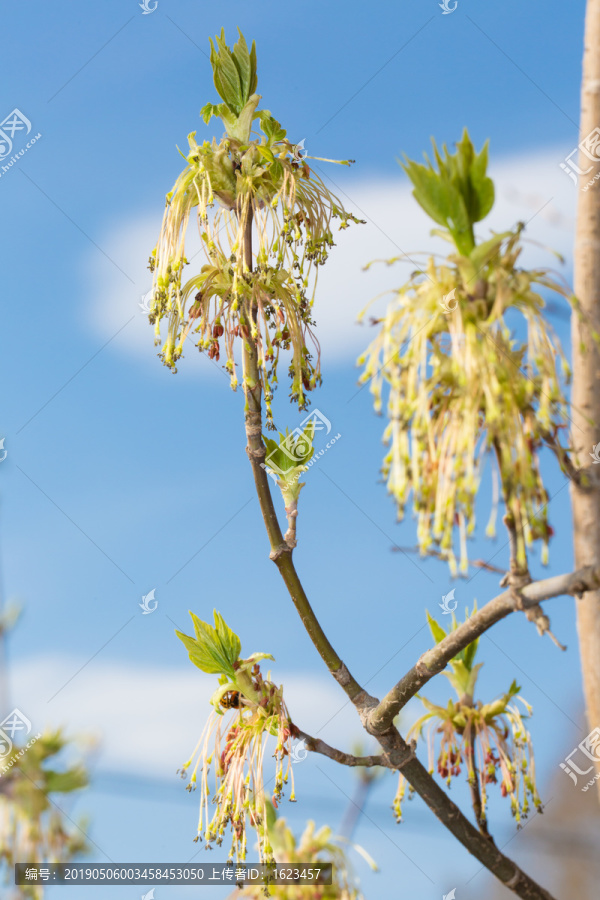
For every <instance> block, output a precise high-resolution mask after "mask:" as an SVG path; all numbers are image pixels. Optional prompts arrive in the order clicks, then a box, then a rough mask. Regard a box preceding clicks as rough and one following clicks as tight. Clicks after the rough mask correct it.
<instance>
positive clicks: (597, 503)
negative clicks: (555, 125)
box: [571, 0, 600, 796]
mask: <svg viewBox="0 0 600 900" xmlns="http://www.w3.org/2000/svg"><path fill="white" fill-rule="evenodd" d="M584 43H585V49H584V56H583V77H582V83H581V122H580V137H581V139H582V141H583V140H584V139H585V138H587V136H588V135H589V134H590V133H591V132H593V131H594V130H595V129H596V128H597V127H598V126H599V125H600V0H588V2H587V11H586V19H585V39H584ZM589 168H590V158H589V156H588V155H586V154H585V153H584V152H583V151H581V152H580V156H579V169H580V170H581V171H584V172H585V171H587V170H588V169H589ZM598 171H600V169H599V167H598V165H596V166H594V167H593V171H592V172H589V173H588V174H584V175H580V176H579V183H578V187H579V189H580V190H579V191H578V204H577V231H576V238H575V294H576V296H577V298H578V300H579V303H580V305H581V310H582V313H583V316H582V318H580V317H579V316H578V315H577V314H574V315H573V316H572V335H573V338H572V340H573V393H572V417H573V419H572V421H573V428H572V431H571V443H572V445H573V448H574V453H575V458H576V460H577V462H578V463H581V460H582V459H583V460H584V461H585V462H586V463H587V464H589V453H590V452H591V451H592V448H593V447H594V446H595V445H596V444H597V443H598V442H599V441H600V350H599V348H598V345H597V344H596V343H595V341H594V340H593V338H592V337H591V335H590V330H591V332H592V333H593V332H594V331H595V332H598V333H600V183H597V184H595V185H592V186H591V187H589V188H588V189H587V190H584V188H585V186H586V182H587V181H588V179H590V178H592V177H593V176H595V175H596V173H597V172H598ZM571 500H572V506H573V528H574V549H575V564H576V565H577V566H585V565H594V564H597V562H598V560H600V493H599V492H598V491H595V492H590V491H585V490H582V489H581V488H580V487H579V486H578V485H577V484H572V485H571ZM577 629H578V633H579V646H580V650H581V666H582V672H583V687H584V694H585V701H586V712H587V718H588V724H589V725H590V727H591V728H593V727H594V726H596V725H598V724H600V590H598V589H596V590H591V591H588V592H587V593H586V594H585V596H584V598H583V600H582V602H581V603H580V604H578V608H577ZM596 767H597V771H598V772H600V763H596ZM596 785H597V788H598V792H599V796H600V780H599V781H597V782H596Z"/></svg>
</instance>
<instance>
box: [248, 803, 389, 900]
mask: <svg viewBox="0 0 600 900" xmlns="http://www.w3.org/2000/svg"><path fill="white" fill-rule="evenodd" d="M267 812H268V816H269V820H270V823H271V836H272V841H273V851H274V853H275V856H276V859H277V864H278V866H285V867H289V868H290V869H292V870H293V869H294V868H300V867H302V868H304V867H306V866H308V867H309V868H311V867H314V868H319V867H322V866H324V865H325V864H329V865H331V866H332V867H333V878H332V884H321V883H319V881H317V882H315V883H308V882H307V881H306V880H305V881H299V882H295V883H290V884H286V885H282V884H279V885H275V884H274V885H270V886H269V893H270V894H271V896H272V897H275V898H276V900H277V898H279V900H292V898H293V900H364V897H363V894H362V891H361V890H360V886H359V881H358V878H357V877H356V875H355V874H354V871H353V869H352V865H351V863H350V860H349V858H348V854H347V852H346V850H345V849H344V846H343V843H344V841H343V839H342V838H336V837H335V836H334V835H333V832H332V830H331V828H329V826H327V825H323V826H322V827H321V828H319V830H318V831H317V830H316V829H315V823H314V822H313V821H309V822H308V823H307V825H306V828H305V830H304V833H303V834H302V836H301V838H300V840H299V841H298V840H297V839H296V837H295V835H294V833H293V832H292V830H291V829H290V828H289V827H288V826H287V824H286V821H285V819H277V818H276V814H275V810H274V809H272V808H271V807H269V808H268V810H267ZM346 843H348V842H347V841H346ZM352 846H353V847H354V849H355V850H357V851H358V852H359V853H360V854H361V856H363V857H364V859H366V861H367V862H368V863H369V865H370V866H371V868H372V869H373V870H376V869H377V866H376V864H375V863H374V862H373V860H372V859H371V857H370V856H369V854H368V853H367V852H366V850H364V849H363V848H362V847H359V846H358V845H356V844H353V845H352ZM263 896H264V888H263V887H261V886H258V885H247V886H246V887H244V888H242V889H241V890H236V892H235V893H234V894H232V895H231V900H233V898H235V897H248V898H253V900H261V898H262V897H263Z"/></svg>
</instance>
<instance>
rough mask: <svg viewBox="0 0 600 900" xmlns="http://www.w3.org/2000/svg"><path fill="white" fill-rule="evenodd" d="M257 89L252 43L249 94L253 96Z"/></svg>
mask: <svg viewBox="0 0 600 900" xmlns="http://www.w3.org/2000/svg"><path fill="white" fill-rule="evenodd" d="M257 87H258V74H257V66H256V42H255V41H252V47H251V48H250V88H249V93H250V94H254V93H255V91H256V88H257Z"/></svg>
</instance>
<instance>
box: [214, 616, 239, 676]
mask: <svg viewBox="0 0 600 900" xmlns="http://www.w3.org/2000/svg"><path fill="white" fill-rule="evenodd" d="M213 615H214V617H215V630H216V632H217V636H218V638H219V640H220V641H221V644H222V646H223V649H224V651H225V652H226V654H227V658H228V659H229V660H230V661H231V663H232V666H233V663H234V662H236V661H237V659H238V658H239V655H240V653H241V650H242V642H241V641H240V639H239V637H238V636H237V634H236V633H235V632H234V631H232V630H231V628H230V627H229V625H228V624H227V623H226V622H225V619H224V618H223V616H222V615H221V614H220V613H218V612H217V611H216V609H215V610H213Z"/></svg>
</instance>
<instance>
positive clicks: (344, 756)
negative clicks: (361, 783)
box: [298, 729, 393, 769]
mask: <svg viewBox="0 0 600 900" xmlns="http://www.w3.org/2000/svg"><path fill="white" fill-rule="evenodd" d="M298 736H299V737H300V738H302V740H303V741H304V744H305V746H306V749H307V750H310V751H311V752H312V753H320V754H321V755H322V756H326V757H327V758H328V759H334V760H335V761H336V762H339V763H341V764H342V765H343V766H363V767H364V768H371V767H372V766H383V767H385V768H388V769H391V768H393V766H391V765H390V763H389V761H388V760H387V759H386V758H385V757H384V756H381V755H379V756H353V754H352V753H344V752H343V751H342V750H336V749H335V747H330V746H329V744H326V743H325V741H321V740H319V738H314V737H311V736H310V734H306V732H305V731H301V730H300V729H298Z"/></svg>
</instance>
